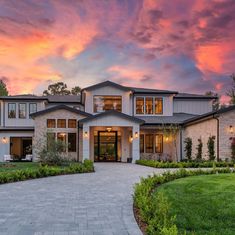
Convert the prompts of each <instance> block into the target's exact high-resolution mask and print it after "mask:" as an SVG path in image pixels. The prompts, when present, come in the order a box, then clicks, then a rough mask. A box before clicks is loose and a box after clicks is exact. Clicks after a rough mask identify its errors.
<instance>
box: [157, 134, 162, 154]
mask: <svg viewBox="0 0 235 235" xmlns="http://www.w3.org/2000/svg"><path fill="white" fill-rule="evenodd" d="M162 151H163V135H161V134H157V135H155V153H162Z"/></svg>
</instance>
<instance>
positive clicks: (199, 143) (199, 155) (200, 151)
mask: <svg viewBox="0 0 235 235" xmlns="http://www.w3.org/2000/svg"><path fill="white" fill-rule="evenodd" d="M202 147H203V144H202V139H201V138H199V139H198V145H197V148H196V149H197V154H196V159H197V160H202Z"/></svg>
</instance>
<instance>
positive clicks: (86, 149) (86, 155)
mask: <svg viewBox="0 0 235 235" xmlns="http://www.w3.org/2000/svg"><path fill="white" fill-rule="evenodd" d="M82 140H83V153H82V161H84V160H85V159H90V127H89V126H87V125H83V135H82Z"/></svg>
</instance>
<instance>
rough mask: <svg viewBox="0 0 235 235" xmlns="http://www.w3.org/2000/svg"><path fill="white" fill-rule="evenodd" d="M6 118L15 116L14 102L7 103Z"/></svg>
mask: <svg viewBox="0 0 235 235" xmlns="http://www.w3.org/2000/svg"><path fill="white" fill-rule="evenodd" d="M8 118H16V104H15V103H9V104H8Z"/></svg>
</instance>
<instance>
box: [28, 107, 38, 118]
mask: <svg viewBox="0 0 235 235" xmlns="http://www.w3.org/2000/svg"><path fill="white" fill-rule="evenodd" d="M31 105H35V106H36V110H35V111H34V112H31V110H30V107H31ZM37 110H38V107H37V103H29V117H30V114H32V113H36V112H37ZM30 118H31V117H30Z"/></svg>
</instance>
